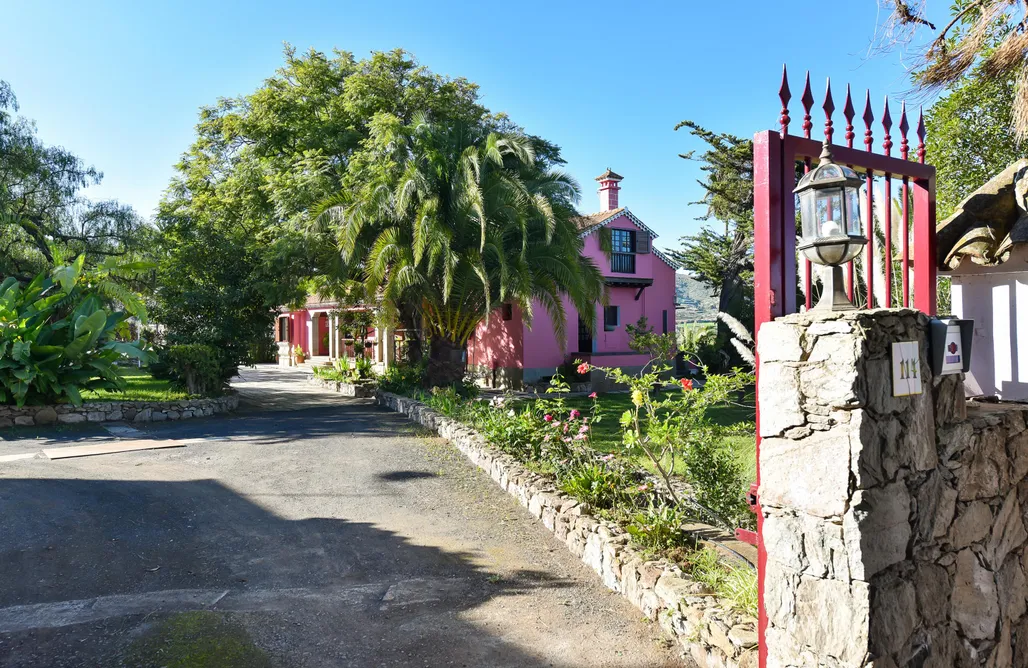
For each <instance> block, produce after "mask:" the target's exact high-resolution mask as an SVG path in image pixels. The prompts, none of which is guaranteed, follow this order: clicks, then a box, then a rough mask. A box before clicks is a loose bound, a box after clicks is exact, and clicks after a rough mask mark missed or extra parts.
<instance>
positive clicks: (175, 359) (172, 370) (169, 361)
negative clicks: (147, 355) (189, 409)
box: [151, 343, 225, 396]
mask: <svg viewBox="0 0 1028 668" xmlns="http://www.w3.org/2000/svg"><path fill="white" fill-rule="evenodd" d="M151 372H152V373H153V375H154V377H155V378H164V379H167V380H170V381H171V382H172V385H174V386H175V387H177V388H179V389H182V390H185V391H186V392H188V393H189V394H192V395H198V396H213V395H218V394H221V392H222V390H223V389H224V385H225V379H224V378H223V377H222V372H221V364H220V361H219V356H218V351H216V350H214V349H213V348H211V347H210V346H205V345H201V344H199V343H187V344H182V345H178V346H169V347H167V348H163V349H161V350H160V351H159V352H158V354H157V362H155V363H154V364H153V365H152V367H151Z"/></svg>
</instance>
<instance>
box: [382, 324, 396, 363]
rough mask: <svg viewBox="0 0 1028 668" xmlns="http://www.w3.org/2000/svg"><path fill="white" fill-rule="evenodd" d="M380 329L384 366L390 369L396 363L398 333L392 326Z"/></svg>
mask: <svg viewBox="0 0 1028 668" xmlns="http://www.w3.org/2000/svg"><path fill="white" fill-rule="evenodd" d="M379 331H380V332H381V339H382V343H381V346H382V367H383V368H384V369H388V368H389V367H391V366H393V365H394V364H396V359H395V354H396V333H395V332H394V331H393V329H392V328H391V327H383V328H382V329H380V330H379Z"/></svg>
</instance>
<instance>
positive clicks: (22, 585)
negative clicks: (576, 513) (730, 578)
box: [0, 369, 683, 668]
mask: <svg viewBox="0 0 1028 668" xmlns="http://www.w3.org/2000/svg"><path fill="white" fill-rule="evenodd" d="M237 386H238V388H239V390H240V392H241V393H242V394H243V400H244V401H243V408H242V410H241V411H240V413H238V414H236V415H233V416H231V417H220V418H219V417H215V418H208V419H203V420H193V421H186V422H177V423H159V424H154V425H149V426H147V427H145V428H142V427H140V429H143V432H144V433H142V434H139V435H133V434H131V433H129V434H128V435H123V436H122V438H123V439H131V438H133V437H145V438H158V439H171V440H176V441H183V443H182V445H183V447H176V448H171V449H164V450H153V451H146V452H131V453H120V454H112V455H102V456H94V457H83V458H75V459H64V460H54V461H50V460H47V459H44V458H33V459H23V460H17V461H6V462H0V666H4V667H12V668H13V667H26V666H47V667H50V666H52V667H62V666H69V667H70V666H121V665H147V663H146V662H145V661H143V662H142V663H140V659H139V656H140V655H139V647H141V646H142V647H146V648H152V647H154V645H153V644H152V643H151V644H145V643H146V642H149V640H148V639H150V640H152V637H153V635H154V634H156V633H159V632H161V631H160V629H162V628H164V626H163V625H166V624H169V623H171V622H172V621H174V620H176V619H178V617H177V616H179V615H183V614H185V613H189V614H191V613H192V612H194V611H212V612H213V613H215V614H216V615H218V618H219V619H224V620H226V621H227V622H228V623H231V624H232V625H235V626H238V627H239V628H240V629H241V632H242V633H244V635H246V636H248V637H249V639H250V641H251V642H252V643H253V645H254V646H255V647H256V648H257V649H258V650H260V651H261V652H263V653H265V654H266V655H267V656H268V657H270V661H271V664H272V665H280V666H289V667H301V666H354V667H365V666H469V667H470V666H474V667H478V666H510V667H515V666H517V667H522V668H533V667H536V666H555V667H563V668H579V667H591V666H625V667H640V668H641V667H646V668H659V667H660V666H678V665H683V664H682V663H681V662H680V659H678V658H677V652H676V651H674V650H673V649H668V648H666V647H665V645H664V644H663V642H662V641H661V636H660V631H659V628H658V627H657V626H656V625H655V624H650V623H646V622H644V621H642V620H641V619H640V614H639V613H638V611H636V610H635V609H634V608H632V607H631V606H630V605H629V604H628V603H627V602H626V601H624V600H623V599H622V598H620V597H619V596H617V595H615V594H612V593H610V592H608V591H607V590H606V589H605V588H604V587H603V586H602V585H601V584H600V583H599V580H598V578H597V577H596V576H595V574H593V573H592V571H590V570H589V569H588V568H587V567H585V566H584V565H583V564H581V563H580V562H579V561H578V560H576V559H575V558H574V557H573V556H572V555H571V554H569V553H568V552H567V551H566V549H564V548H563V546H562V545H560V544H559V543H558V542H557V541H556V540H554V539H553V538H552V537H551V536H550V534H549V532H547V531H546V530H545V529H544V528H543V527H542V526H541V525H539V524H538V523H537V521H536V520H535V519H534V518H532V517H531V515H529V514H528V513H527V511H525V510H524V509H522V508H521V507H520V506H519V505H518V504H517V502H516V501H514V500H513V499H512V498H511V497H509V496H508V495H506V494H505V493H503V492H502V491H500V490H499V489H498V488H497V487H495V486H494V485H493V483H492V481H491V480H489V479H488V478H487V477H486V476H485V475H484V474H481V473H480V472H479V471H478V470H477V469H476V468H474V467H472V466H471V465H470V464H469V463H468V462H467V461H466V460H465V459H464V458H463V456H462V455H461V454H460V453H459V452H457V451H456V450H455V449H454V448H452V447H451V446H450V445H449V444H447V443H446V442H445V441H442V440H441V439H438V438H436V437H434V436H433V435H429V434H425V433H422V432H420V431H419V429H418V428H416V427H415V426H414V425H413V424H411V423H410V422H408V421H406V420H404V419H402V418H401V417H399V416H398V415H396V414H394V413H391V412H388V411H385V410H383V409H380V408H378V407H376V406H374V405H373V404H372V402H370V401H367V400H353V399H343V398H341V397H339V396H338V395H327V394H325V393H323V392H319V391H314V390H311V389H308V388H304V387H301V386H298V385H297V384H296V382H295V379H294V378H291V375H290V374H289V373H288V372H287V373H279V372H278V371H276V370H271V369H263V370H260V371H258V372H253V371H251V372H248V373H247V374H246V375H244V378H242V379H241V382H239V383H238V385H237ZM133 426H135V427H138V425H133ZM76 427H78V426H76ZM113 438H115V437H114V436H112V435H111V434H110V433H108V432H107V431H105V430H103V429H102V428H100V427H98V426H96V425H84V426H82V427H81V428H74V429H72V428H62V429H50V430H46V431H41V430H34V431H25V430H6V432H0V456H3V455H11V454H21V453H26V454H27V453H32V452H36V451H38V450H39V449H40V448H41V447H44V446H45V447H62V446H63V445H82V444H85V443H98V442H101V441H103V440H109V439H113ZM160 642H161V643H164V644H162V645H160V647H162V648H165V647H166V648H167V649H166V650H165V649H161V650H160V651H161V652H165V651H167V652H168V654H167V656H165V655H163V654H162V655H161V657H160V660H158V659H154V658H153V657H152V656H151V657H150V660H151V661H153V662H154V663H153V665H163V664H164V663H171V662H170V661H165V659H166V658H168V657H172V655H173V654H174V652H175V651H176V648H175V645H174V643H173V642H172V641H170V640H169V641H166V640H163V639H162V640H160ZM141 643H143V644H141ZM147 651H148V652H152V651H153V650H152V649H147ZM191 656H192V655H191ZM208 658H209V657H208ZM199 661H200V660H199V659H195V660H194V659H187V660H186V662H185V663H182V664H181V665H194V662H195V664H196V665H200V663H199ZM203 665H225V666H234V665H237V664H235V663H231V662H230V661H228V660H226V661H224V662H222V663H218V661H215V662H214V663H210V664H203Z"/></svg>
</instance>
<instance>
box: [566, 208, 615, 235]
mask: <svg viewBox="0 0 1028 668" xmlns="http://www.w3.org/2000/svg"><path fill="white" fill-rule="evenodd" d="M624 211H625V207H621V208H620V209H611V210H610V211H600V212H599V213H590V214H589V215H587V216H581V217H579V218H575V219H574V220H575V224H576V225H578V229H579V230H581V231H582V236H585V235H587V234H589V233H590V232H592V231H593V230H595V229H597V228H599V227H603V226H604V225H605V224H606V223H608V222H610V221H611V220H613V219H615V218H617V217H618V216H620V215H621V214H622V213H623V212H624Z"/></svg>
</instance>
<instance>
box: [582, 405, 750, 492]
mask: <svg viewBox="0 0 1028 668" xmlns="http://www.w3.org/2000/svg"><path fill="white" fill-rule="evenodd" d="M597 401H598V402H599V406H600V408H599V412H598V415H599V417H600V421H599V423H597V424H596V426H595V427H594V428H593V432H592V441H591V442H592V445H593V447H594V448H596V449H597V450H600V451H602V452H616V451H619V450H620V449H621V425H620V424H619V423H618V420H619V419H620V418H621V414H622V413H624V412H625V411H626V410H628V409H629V408H631V406H632V399H631V397H630V396H629V394H628V393H627V392H613V393H610V394H601V395H599V397H598V398H597ZM754 402H755V399H754V395H753V391H752V390H750V391H749V392H747V395H746V397H745V398H744V399H743V400H742V401H741V402H739V404H728V405H723V406H717V407H714V408H712V409H711V411H710V418H711V419H712V420H713V421H714V422H716V423H717V424H720V425H724V426H732V425H736V424H739V423H744V422H750V423H752V422H753V421H754V420H755V419H756V414H755V410H754ZM567 404H568V406H571V407H572V408H577V409H579V410H580V411H582V412H583V413H585V414H586V415H588V414H589V412H590V411H591V410H592V399H589V398H587V397H569V398H568V399H567ZM725 442H726V443H727V444H728V446H729V447H730V448H731V449H732V450H733V451H734V452H735V455H736V459H737V460H738V462H739V463H740V465H741V466H742V469H743V471H744V472H745V477H746V480H747V481H748V482H746V485H745V489H746V490H747V491H748V490H749V486H750V484H751V483H753V482H755V481H756V479H757V444H756V436H755V435H749V434H747V435H745V436H729V437H727V438H726V439H725ZM637 461H638V463H639V464H640V465H641V466H643V467H645V468H647V469H650V468H651V464H650V462H649V461H647V460H646V459H645V457H644V456H643V455H639V457H638V459H637Z"/></svg>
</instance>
